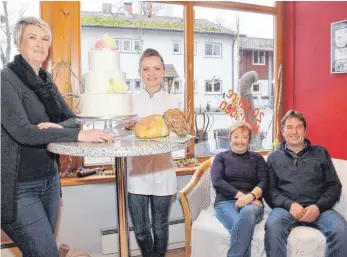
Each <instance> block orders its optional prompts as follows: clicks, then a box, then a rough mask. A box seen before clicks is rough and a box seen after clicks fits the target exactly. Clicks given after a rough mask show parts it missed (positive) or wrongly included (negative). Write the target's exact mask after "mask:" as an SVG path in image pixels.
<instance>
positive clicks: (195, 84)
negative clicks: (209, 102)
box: [193, 80, 198, 93]
mask: <svg viewBox="0 0 347 257" xmlns="http://www.w3.org/2000/svg"><path fill="white" fill-rule="evenodd" d="M193 85H194V93H198V82H197V81H196V80H194V84H193Z"/></svg>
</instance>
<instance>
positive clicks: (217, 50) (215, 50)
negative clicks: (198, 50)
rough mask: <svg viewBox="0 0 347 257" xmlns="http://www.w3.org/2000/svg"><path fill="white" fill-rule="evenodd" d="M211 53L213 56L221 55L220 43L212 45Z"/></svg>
mask: <svg viewBox="0 0 347 257" xmlns="http://www.w3.org/2000/svg"><path fill="white" fill-rule="evenodd" d="M213 55H214V56H220V55H221V51H220V45H214V47H213Z"/></svg>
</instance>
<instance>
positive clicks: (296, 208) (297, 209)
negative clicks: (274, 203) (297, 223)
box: [289, 202, 306, 220]
mask: <svg viewBox="0 0 347 257" xmlns="http://www.w3.org/2000/svg"><path fill="white" fill-rule="evenodd" d="M289 213H290V215H292V217H293V218H294V219H296V220H299V219H300V218H301V217H303V216H304V215H305V213H306V210H305V208H304V207H302V205H301V204H298V203H297V202H294V203H292V205H291V206H290V210H289Z"/></svg>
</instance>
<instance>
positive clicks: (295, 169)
mask: <svg viewBox="0 0 347 257" xmlns="http://www.w3.org/2000/svg"><path fill="white" fill-rule="evenodd" d="M281 125H282V134H283V137H284V139H285V142H283V143H282V144H281V147H280V149H279V150H277V151H275V152H273V153H271V154H270V155H269V157H268V165H269V182H270V187H269V195H268V198H267V200H268V201H269V202H270V205H272V207H273V208H274V209H273V210H272V212H271V213H270V215H269V218H268V220H267V222H266V225H265V251H266V255H267V257H285V256H287V238H288V236H289V234H290V231H291V230H292V229H293V228H295V227H296V226H310V227H313V228H316V229H318V230H319V231H320V232H321V233H322V234H323V235H324V236H325V237H326V242H327V249H326V256H327V257H346V256H347V241H346V238H347V222H346V220H345V219H344V218H343V217H342V216H341V215H340V214H339V213H338V212H336V211H335V210H332V208H333V206H334V205H335V203H336V202H337V201H338V200H339V199H340V195H341V188H342V185H341V182H340V180H339V178H338V176H337V174H336V171H335V168H334V166H333V163H332V161H331V158H330V156H329V153H328V151H327V150H326V149H324V148H323V147H321V146H316V145H311V143H310V141H309V140H307V139H306V138H305V134H306V120H305V118H304V116H303V115H302V114H301V113H300V112H297V111H295V110H290V111H288V112H287V114H286V115H285V116H284V117H283V119H282V121H281Z"/></svg>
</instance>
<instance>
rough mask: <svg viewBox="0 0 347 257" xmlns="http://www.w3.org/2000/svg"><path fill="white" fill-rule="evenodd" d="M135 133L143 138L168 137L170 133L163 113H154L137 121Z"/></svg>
mask: <svg viewBox="0 0 347 257" xmlns="http://www.w3.org/2000/svg"><path fill="white" fill-rule="evenodd" d="M135 135H136V136H137V137H138V138H143V139H150V138H158V137H166V136H168V135H169V128H168V126H167V125H166V123H165V121H164V119H163V117H162V116H161V115H157V114H154V115H150V116H147V117H143V118H140V119H139V120H138V121H137V123H136V126H135Z"/></svg>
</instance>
